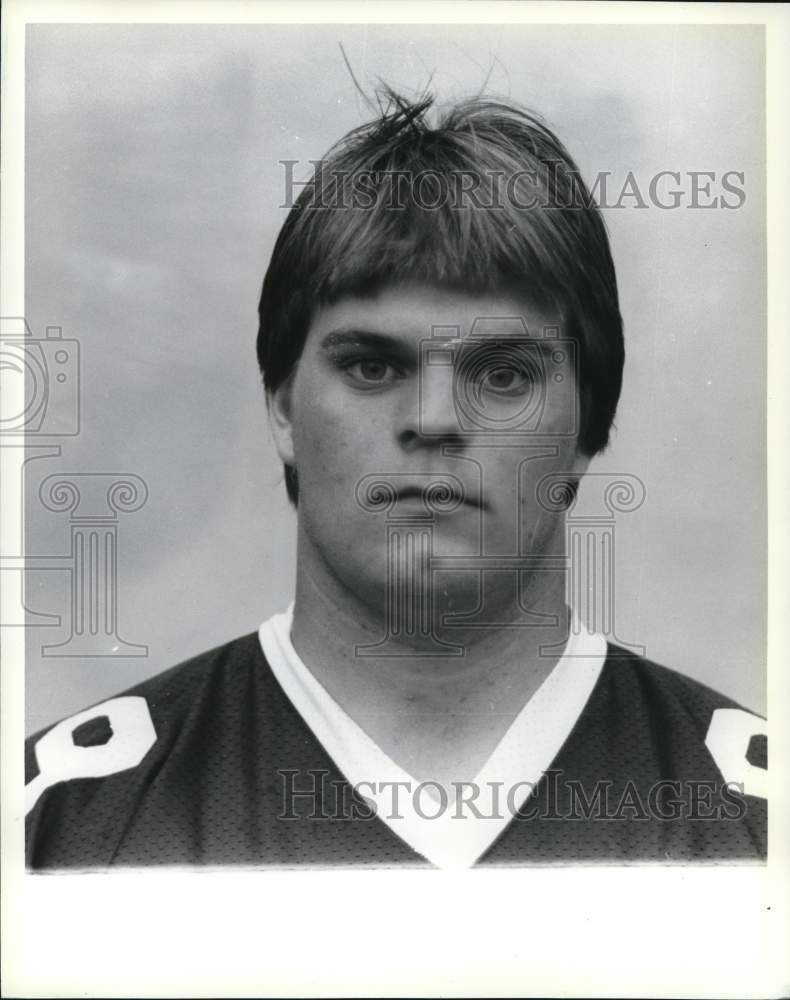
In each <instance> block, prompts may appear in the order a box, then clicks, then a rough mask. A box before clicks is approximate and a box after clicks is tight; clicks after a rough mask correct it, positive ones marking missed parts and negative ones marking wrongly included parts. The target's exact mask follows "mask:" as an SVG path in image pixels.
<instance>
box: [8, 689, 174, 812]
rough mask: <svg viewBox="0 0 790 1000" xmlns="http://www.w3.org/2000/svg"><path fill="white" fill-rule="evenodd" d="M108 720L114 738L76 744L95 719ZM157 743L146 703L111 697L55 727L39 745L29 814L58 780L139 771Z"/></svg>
mask: <svg viewBox="0 0 790 1000" xmlns="http://www.w3.org/2000/svg"><path fill="white" fill-rule="evenodd" d="M101 718H107V719H108V720H109V723H110V727H111V729H112V736H111V737H110V738H109V740H107V742H106V743H104V744H102V745H101V746H92V747H81V746H77V745H76V744H75V743H74V739H73V734H74V731H75V730H76V729H78V728H79V727H80V726H82V725H83V724H84V723H86V722H90V721H91V720H92V719H101ZM155 742H156V730H155V729H154V723H153V720H152V719H151V713H150V712H149V710H148V705H147V703H146V700H145V698H141V697H139V696H136V695H127V696H126V697H124V698H112V699H110V701H105V702H104V703H103V704H101V705H95V706H94V707H93V708H89V709H87V710H86V711H84V712H80V713H79V714H77V715H72V716H71V717H70V718H68V719H64V720H63V721H62V722H59V723H58V724H57V725H56V726H53V728H52V729H50V731H49V732H48V733H45V734H44V735H43V736H42V737H41V739H40V740H39V741H38V743H36V747H35V750H36V761H37V762H38V769H39V773H38V775H37V776H36V777H35V778H34V779H33V780H32V781H31V782H29V784H27V785H26V786H25V799H26V810H25V811H26V812H30V810H31V809H32V808H33V806H34V805H35V804H36V802H38V800H39V797H40V796H41V794H42V793H43V792H44V791H45V790H46V789H47V788H49V787H51V786H52V785H56V784H57V783H58V782H59V781H69V780H71V779H72V778H103V777H105V776H106V775H108V774H115V773H116V772H117V771H125V770H127V768H130V767H136V766H137V765H138V764H139V763H140V761H141V760H142V759H143V757H145V755H146V754H147V753H148V751H149V750H150V749H151V747H152V746H153V745H154V743H155Z"/></svg>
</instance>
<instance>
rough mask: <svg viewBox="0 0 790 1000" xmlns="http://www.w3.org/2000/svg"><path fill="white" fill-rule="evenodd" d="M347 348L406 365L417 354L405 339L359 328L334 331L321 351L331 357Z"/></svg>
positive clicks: (322, 345) (323, 343)
mask: <svg viewBox="0 0 790 1000" xmlns="http://www.w3.org/2000/svg"><path fill="white" fill-rule="evenodd" d="M347 348H361V349H363V350H371V351H376V352H378V353H382V354H387V355H388V356H389V357H393V358H397V359H398V360H400V361H402V362H404V363H405V362H408V361H413V360H414V358H415V356H416V353H417V352H416V350H415V348H414V345H413V344H412V343H411V342H410V341H408V340H406V339H405V338H403V337H398V336H396V335H393V334H390V333H380V332H378V331H375V330H365V329H360V328H357V327H344V328H342V329H339V330H332V331H330V332H329V333H328V334H327V335H326V336H325V337H324V338H323V339H322V340H321V350H322V351H324V352H325V353H326V354H329V355H330V356H331V355H335V354H337V353H338V352H340V351H342V350H344V349H347Z"/></svg>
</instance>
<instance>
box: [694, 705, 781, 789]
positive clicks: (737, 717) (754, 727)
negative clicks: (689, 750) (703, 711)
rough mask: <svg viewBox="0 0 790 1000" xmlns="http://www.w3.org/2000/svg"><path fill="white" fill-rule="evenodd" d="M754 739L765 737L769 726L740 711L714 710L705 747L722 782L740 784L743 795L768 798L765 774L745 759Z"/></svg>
mask: <svg viewBox="0 0 790 1000" xmlns="http://www.w3.org/2000/svg"><path fill="white" fill-rule="evenodd" d="M753 736H765V737H767V736H768V723H767V722H766V721H765V719H761V718H760V717H759V716H758V715H752V713H751V712H744V710H743V709H741V708H717V709H716V711H715V712H714V713H713V716H712V718H711V720H710V726H709V727H708V735H707V736H706V737H705V746H706V747H707V748H708V750H710V752H711V755H712V756H713V759H714V760H715V761H716V764H717V766H718V768H719V770H720V771H721V773H722V775H723V776H724V780H725V781H728V782H734V783H735V784H738V785H742V786H743V791H744V793H745V794H746V795H756V796H758V797H759V798H761V799H767V798H768V771H767V770H766V769H765V768H762V767H755V766H754V764H750V763H749V761H748V760H747V759H746V752H747V750H748V749H749V741H750V740H751V738H752V737H753Z"/></svg>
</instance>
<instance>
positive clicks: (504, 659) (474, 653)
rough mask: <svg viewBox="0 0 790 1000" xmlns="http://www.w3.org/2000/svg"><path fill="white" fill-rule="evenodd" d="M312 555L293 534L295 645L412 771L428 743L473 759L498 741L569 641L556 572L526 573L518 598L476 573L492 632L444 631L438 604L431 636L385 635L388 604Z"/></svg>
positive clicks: (511, 588)
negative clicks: (451, 745)
mask: <svg viewBox="0 0 790 1000" xmlns="http://www.w3.org/2000/svg"><path fill="white" fill-rule="evenodd" d="M315 555H316V553H315V552H314V551H311V550H310V548H309V543H307V542H306V541H305V540H303V539H300V558H299V561H298V566H299V570H298V573H297V590H296V601H295V607H294V618H293V626H292V633H291V637H292V641H293V644H294V648H295V649H296V652H297V653H298V654H299V656H300V657H301V659H302V660H303V662H304V663H305V664H306V665H307V667H308V668H309V669H310V670H311V671H312V673H313V674H314V676H315V677H316V678H317V679H318V680H319V681H320V682H321V683H322V684H323V686H324V687H325V688H326V689H327V690H328V691H329V693H330V694H331V695H332V697H333V698H334V699H335V701H337V702H338V704H340V706H341V707H342V708H343V709H344V710H345V711H346V712H348V713H349V715H351V717H352V718H354V720H355V721H356V722H357V723H358V724H359V725H360V726H362V728H363V729H365V730H366V731H367V732H368V734H369V735H370V736H371V737H372V738H373V739H374V740H375V741H376V742H377V743H378V744H379V745H380V746H381V747H382V749H384V750H385V751H387V752H390V754H391V755H392V756H395V758H396V759H399V760H400V761H401V762H403V763H404V764H406V763H409V762H410V763H412V765H414V760H413V759H412V760H411V761H409V756H410V752H411V756H412V758H413V757H414V756H415V755H416V756H418V757H419V756H420V754H422V755H423V756H427V757H430V749H429V746H430V744H431V742H432V741H433V743H434V744H435V746H436V752H437V754H439V753H444V754H445V755H446V754H447V752H448V743H447V741H448V740H450V741H455V743H456V744H459V745H460V744H464V745H466V746H467V747H477V751H478V752H479V754H483V752H484V750H485V749H486V747H489V748H492V746H490V744H491V741H492V740H493V745H496V742H498V739H499V738H501V736H502V735H503V734H504V732H505V731H506V729H507V728H508V726H509V725H510V723H511V722H512V721H513V719H514V718H515V717H516V715H517V714H518V712H519V711H520V710H521V709H522V708H523V706H524V705H525V704H526V703H527V701H529V699H530V697H531V696H532V694H534V692H535V691H536V690H537V688H538V687H539V686H540V684H541V683H542V682H543V680H544V679H545V678H546V677H547V676H548V674H549V673H550V672H551V670H552V668H553V667H554V665H555V664H556V662H557V659H558V656H559V652H561V650H562V648H563V643H564V641H565V640H566V639H567V636H568V626H569V621H568V616H569V612H568V609H567V607H566V606H565V601H564V587H565V584H564V578H563V574H561V573H536V574H533V579H532V580H531V581H530V583H529V584H527V586H526V588H525V589H524V593H522V594H521V595H519V594H518V592H517V591H516V580H515V576H516V574H514V573H504V572H492V573H485V574H483V580H484V593H483V595H482V597H483V605H482V606H483V607H484V608H485V610H486V612H487V616H488V617H487V620H488V621H493V622H496V623H497V624H496V626H494V627H492V626H488V627H485V626H483V627H473V626H472V625H471V623H467V624H466V625H461V626H459V625H457V624H456V625H449V624H447V623H446V621H443V618H444V617H445V613H446V607H445V608H443V609H440V610H439V611H437V612H436V613H435V614H434V616H433V618H432V620H431V622H430V628H429V629H427V637H426V630H425V629H422V630H420V629H417V630H416V632H415V630H414V629H412V630H409V629H407V628H404V629H401V630H397V631H398V634H397V635H394V636H393V635H390V636H387V620H386V617H387V616H386V614H385V613H384V609H383V607H382V608H381V610H380V611H379V609H378V608H376V607H373V606H371V604H370V603H369V602H368V601H366V600H365V599H364V598H363V595H357V594H355V593H352V592H350V591H349V589H348V588H347V587H346V586H344V585H343V584H342V583H341V582H340V581H338V580H337V579H336V578H335V577H334V576H333V575H332V574H331V572H330V571H329V570H328V568H327V567H326V566H325V564H323V563H322V561H321V560H320V559H317V558H315ZM485 584H487V586H486V585H485ZM444 592H445V593H446V591H444ZM432 603H434V604H438V603H441V602H440V601H434V602H432ZM382 605H383V602H382ZM524 607H527V608H529V609H530V610H529V612H525V611H524V610H523V609H524ZM391 631H395V630H391ZM382 640H386V641H385V642H384V643H382ZM377 644H378V646H377ZM441 644H444V645H441ZM546 647H554V650H553V651H551V652H549V651H547V650H546ZM475 734H476V735H475ZM393 749H394V750H395V751H396V752H395V753H393V752H392V751H393ZM474 755H475V751H474V750H471V751H470V760H471V758H472V757H474ZM455 756H456V757H458V754H456V755H455ZM483 759H485V756H483ZM470 766H471V765H470ZM434 770H436V768H435V767H434ZM412 773H414V772H412Z"/></svg>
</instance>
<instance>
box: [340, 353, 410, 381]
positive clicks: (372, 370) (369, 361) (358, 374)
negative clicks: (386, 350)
mask: <svg viewBox="0 0 790 1000" xmlns="http://www.w3.org/2000/svg"><path fill="white" fill-rule="evenodd" d="M344 370H345V372H346V374H348V375H350V376H351V378H352V379H354V380H355V381H356V382H360V383H362V384H364V385H367V386H374V387H375V386H380V385H389V384H390V383H391V382H395V381H397V379H398V378H400V372H399V371H398V370H397V369H396V368H395V367H394V365H391V364H390V363H389V361H385V360H384V359H383V358H376V357H370V358H357V359H356V360H355V361H351V362H349V363H348V364H347V365H345V366H344Z"/></svg>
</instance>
